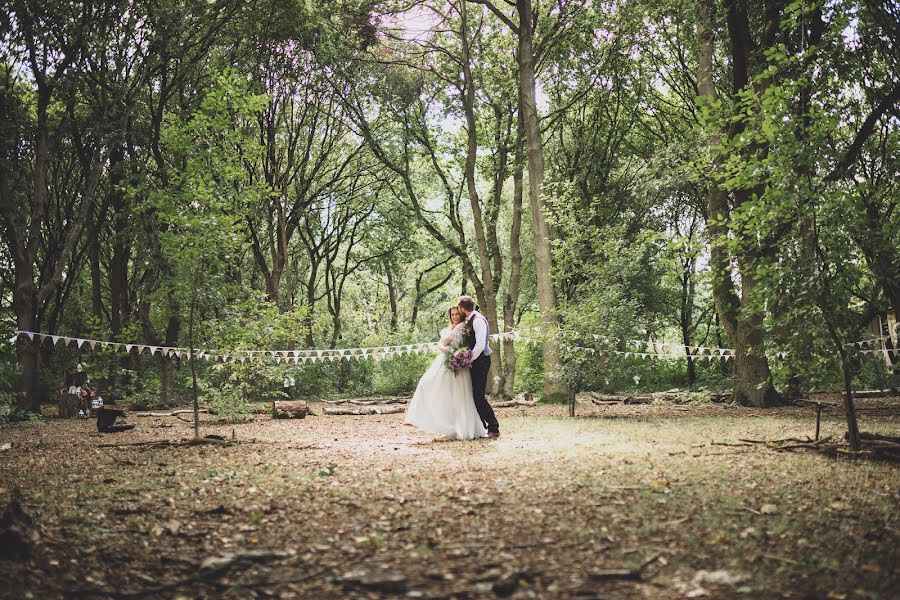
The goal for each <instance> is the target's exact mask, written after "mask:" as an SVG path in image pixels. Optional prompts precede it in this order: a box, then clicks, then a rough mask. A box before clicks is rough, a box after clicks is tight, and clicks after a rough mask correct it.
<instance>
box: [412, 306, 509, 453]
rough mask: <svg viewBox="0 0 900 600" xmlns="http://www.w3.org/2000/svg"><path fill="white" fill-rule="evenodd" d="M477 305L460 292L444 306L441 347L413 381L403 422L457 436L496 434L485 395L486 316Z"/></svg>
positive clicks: (487, 365)
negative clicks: (445, 310) (413, 389)
mask: <svg viewBox="0 0 900 600" xmlns="http://www.w3.org/2000/svg"><path fill="white" fill-rule="evenodd" d="M476 308H477V307H476V306H475V300H473V299H472V298H471V297H470V296H460V298H459V301H458V302H457V303H456V304H455V305H453V306H451V307H450V308H449V309H448V311H447V316H448V318H449V321H450V322H449V323H448V324H447V327H445V328H444V329H442V330H441V341H440V343H439V344H438V349H439V350H440V352H439V353H438V356H437V357H435V359H434V362H432V363H431V366H430V367H428V370H427V371H425V374H424V375H422V378H421V379H420V380H419V385H418V386H416V393H415V394H414V395H413V398H412V401H411V402H410V404H409V410H407V411H406V421H405V423H406V424H407V425H413V426H415V427H418V428H419V429H422V430H424V431H427V432H429V433H437V434H440V435H444V436H447V437H452V438H458V439H461V440H471V439H474V438H481V437H484V438H495V437H499V436H500V426H499V425H498V423H497V417H495V416H494V410H493V409H492V408H491V405H490V404H488V401H487V398H486V397H485V388H486V387H487V376H488V371H489V370H490V368H491V348H490V346H489V345H488V343H487V341H488V321H487V319H486V318H485V317H484V315H482V314H481V313H480V312H478V310H476ZM466 350H468V352H466ZM467 365H468V366H467ZM466 371H468V373H466Z"/></svg>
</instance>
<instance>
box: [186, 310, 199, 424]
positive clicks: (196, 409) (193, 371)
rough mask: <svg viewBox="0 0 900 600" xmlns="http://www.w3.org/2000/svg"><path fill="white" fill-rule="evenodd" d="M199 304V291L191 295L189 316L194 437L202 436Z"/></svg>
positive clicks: (189, 353) (189, 354)
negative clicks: (196, 338) (196, 344)
mask: <svg viewBox="0 0 900 600" xmlns="http://www.w3.org/2000/svg"><path fill="white" fill-rule="evenodd" d="M196 304H197V293H196V292H194V295H193V296H192V297H191V310H190V315H189V317H188V356H189V357H190V361H191V387H192V388H193V392H194V394H193V395H194V439H198V438H199V437H200V393H199V391H198V387H197V360H196V358H195V357H194V306H195V305H196Z"/></svg>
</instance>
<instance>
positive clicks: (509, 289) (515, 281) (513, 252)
mask: <svg viewBox="0 0 900 600" xmlns="http://www.w3.org/2000/svg"><path fill="white" fill-rule="evenodd" d="M516 120H517V122H518V125H517V128H516V130H517V133H516V145H515V148H516V149H515V157H514V160H515V166H514V167H513V203H512V223H511V224H510V230H509V281H508V282H507V284H506V299H505V300H504V302H503V330H504V331H506V332H510V331H512V330H513V329H515V327H516V307H517V305H518V302H519V283H520V281H521V276H522V249H521V245H520V237H521V234H522V204H523V197H524V195H525V192H524V181H523V179H524V170H525V164H524V163H525V156H524V152H525V151H524V144H525V131H524V130H525V125H524V123H523V121H522V113H521V111H519V114H518V116H517V119H516ZM503 367H504V377H503V392H502V393H503V395H504V396H507V397H510V398H512V397H513V396H514V395H515V385H516V345H515V342H514V341H513V340H511V339H506V340H504V341H503Z"/></svg>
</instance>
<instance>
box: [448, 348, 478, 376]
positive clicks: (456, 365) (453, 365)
mask: <svg viewBox="0 0 900 600" xmlns="http://www.w3.org/2000/svg"><path fill="white" fill-rule="evenodd" d="M471 364H472V351H471V350H469V349H468V348H461V349H459V350H456V351H455V352H453V353H452V354H450V357H449V359H448V360H447V366H448V367H449V368H450V370H451V371H453V373H454V374H457V375H458V374H459V372H460V371H462V370H463V369H465V368H466V367H468V366H470V365H471Z"/></svg>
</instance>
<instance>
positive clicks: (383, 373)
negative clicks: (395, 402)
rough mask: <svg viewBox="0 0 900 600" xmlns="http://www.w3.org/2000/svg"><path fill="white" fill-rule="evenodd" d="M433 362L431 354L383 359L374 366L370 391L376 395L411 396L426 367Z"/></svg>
mask: <svg viewBox="0 0 900 600" xmlns="http://www.w3.org/2000/svg"><path fill="white" fill-rule="evenodd" d="M433 360H434V355H433V354H431V353H423V354H409V355H406V356H397V357H391V358H385V359H383V360H381V361H379V362H378V363H377V365H375V378H374V381H373V386H372V391H373V393H375V394H377V395H385V396H396V395H399V394H411V393H413V392H414V391H415V389H416V385H417V384H418V383H419V379H420V378H421V377H422V374H423V373H424V372H425V370H426V369H427V368H428V365H430V364H431V362H432V361H433Z"/></svg>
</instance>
